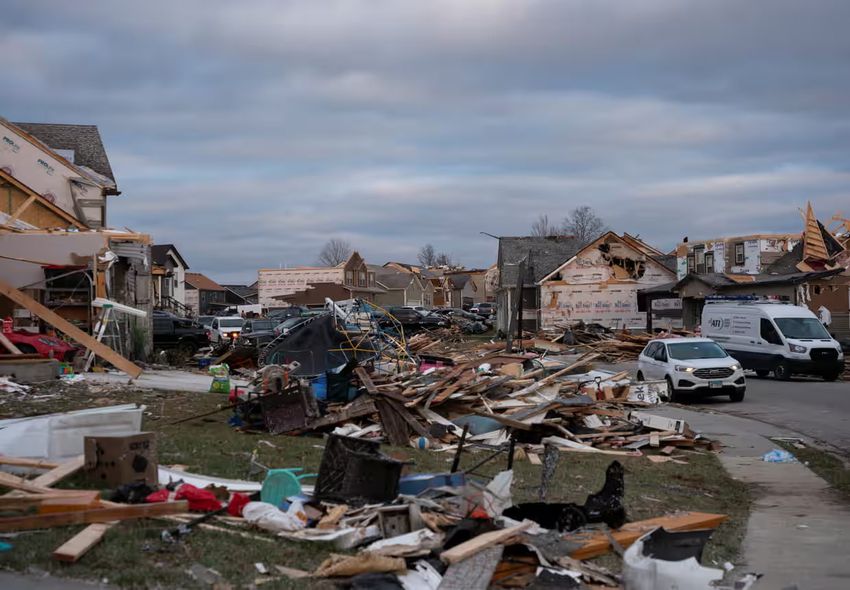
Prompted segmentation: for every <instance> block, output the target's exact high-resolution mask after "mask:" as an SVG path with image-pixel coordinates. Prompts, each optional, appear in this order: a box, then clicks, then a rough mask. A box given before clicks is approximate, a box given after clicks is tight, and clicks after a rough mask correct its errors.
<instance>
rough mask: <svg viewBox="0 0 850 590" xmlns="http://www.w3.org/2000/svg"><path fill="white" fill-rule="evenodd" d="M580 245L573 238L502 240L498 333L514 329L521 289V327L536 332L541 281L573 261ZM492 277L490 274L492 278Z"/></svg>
mask: <svg viewBox="0 0 850 590" xmlns="http://www.w3.org/2000/svg"><path fill="white" fill-rule="evenodd" d="M579 246H580V244H579V243H578V242H577V241H576V240H575V238H573V237H572V236H547V237H537V236H521V237H500V238H499V253H498V257H497V260H496V267H497V269H498V276H497V277H495V278H494V281H493V282H494V283H495V285H496V329H497V330H499V331H500V332H503V333H507V332H508V330H509V329H511V326H510V324H511V321H510V318H511V313H512V311H513V310H515V309H516V307H517V296H518V289H519V288H520V287H521V289H522V309H523V312H522V327H523V329H525V330H529V331H536V330H537V329H538V328H539V327H540V316H539V314H540V284H539V281H540V280H541V279H542V278H544V277H545V276H547V275H548V274H550V273H551V272H552V271H553V270H555V269H556V268H558V266H560V265H561V264H563V263H564V261H565V260H569V259H571V258H572V257H573V256H575V254H576V252H578V250H579ZM492 276H493V274H492V273H491V277H492Z"/></svg>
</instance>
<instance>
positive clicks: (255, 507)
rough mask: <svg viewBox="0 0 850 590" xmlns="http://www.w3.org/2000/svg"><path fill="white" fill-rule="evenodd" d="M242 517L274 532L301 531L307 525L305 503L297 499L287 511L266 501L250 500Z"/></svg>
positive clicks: (243, 510)
mask: <svg viewBox="0 0 850 590" xmlns="http://www.w3.org/2000/svg"><path fill="white" fill-rule="evenodd" d="M242 518H244V519H245V520H246V521H248V522H250V523H251V524H253V525H256V526H258V527H260V528H261V529H265V530H267V531H270V532H272V533H280V532H282V531H299V530H301V529H303V528H304V527H306V526H307V514H306V513H305V512H304V505H303V504H302V503H301V502H299V501H297V500H296V501H294V502H292V504H290V505H289V510H287V511H286V512H284V511H282V510H280V509H279V508H277V506H272V505H271V504H267V503H266V502H249V503H248V504H246V505H245V507H244V508H243V509H242Z"/></svg>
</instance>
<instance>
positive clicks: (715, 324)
mask: <svg viewBox="0 0 850 590" xmlns="http://www.w3.org/2000/svg"><path fill="white" fill-rule="evenodd" d="M709 323H710V324H711V327H712V328H717V329H718V330H719V329H720V328H728V327H729V326H731V325H732V320H730V319H729V318H723V319H721V318H714V319H713V320H711V322H709Z"/></svg>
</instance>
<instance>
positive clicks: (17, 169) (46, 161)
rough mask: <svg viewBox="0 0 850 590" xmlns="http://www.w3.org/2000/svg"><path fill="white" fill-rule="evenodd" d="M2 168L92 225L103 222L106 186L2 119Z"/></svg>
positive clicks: (0, 141) (0, 159) (98, 224)
mask: <svg viewBox="0 0 850 590" xmlns="http://www.w3.org/2000/svg"><path fill="white" fill-rule="evenodd" d="M0 168H2V169H3V170H5V171H6V172H7V173H8V174H10V175H11V176H13V177H15V178H16V179H17V180H19V181H20V182H22V183H23V184H25V185H27V186H28V187H29V188H31V189H32V190H34V191H35V192H37V193H38V194H40V195H42V196H43V197H44V198H45V199H47V200H48V201H50V202H51V203H53V204H54V205H56V206H57V207H60V208H62V209H64V210H65V211H67V212H68V213H70V214H71V215H73V216H74V217H76V218H78V219H80V220H81V221H83V222H84V223H86V224H87V225H88V226H89V227H102V226H103V225H104V223H105V219H104V218H103V212H104V211H105V207H106V197H105V196H104V195H103V188H104V187H102V186H98V185H97V183H95V182H93V181H92V180H91V179H87V178H84V177H82V176H81V171H80V170H78V169H77V168H75V167H74V166H73V165H71V164H70V163H69V162H67V161H66V160H64V159H63V158H61V157H60V156H59V155H57V154H53V152H52V151H47V150H45V149H42V148H41V147H39V146H38V145H36V144H35V143H33V142H31V141H30V140H29V139H28V138H27V136H26V135H24V134H23V133H22V132H19V131H16V130H15V128H13V127H11V126H9V125H7V124H5V123H4V122H3V121H2V120H0Z"/></svg>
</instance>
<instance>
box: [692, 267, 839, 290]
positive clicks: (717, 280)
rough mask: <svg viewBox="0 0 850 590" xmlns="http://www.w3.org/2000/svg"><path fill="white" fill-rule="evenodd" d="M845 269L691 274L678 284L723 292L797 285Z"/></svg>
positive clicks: (829, 275)
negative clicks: (694, 284)
mask: <svg viewBox="0 0 850 590" xmlns="http://www.w3.org/2000/svg"><path fill="white" fill-rule="evenodd" d="M842 270H843V269H840V268H836V269H833V270H825V271H818V272H800V271H796V272H791V273H783V274H772V275H770V274H759V275H732V274H725V273H706V274H699V275H698V274H695V273H690V274H688V275H687V276H686V277H685V278H683V279H682V280H681V281H679V282H678V283H677V284H676V289H677V290H678V289H679V288H681V287H682V286H683V285H685V284H686V283H689V282H692V281H699V282H701V283H704V284H706V285H708V286H709V287H711V288H713V289H715V290H718V291H722V290H723V289H728V288H732V287H741V286H742V285H754V286H755V285H776V284H783V283H785V284H792V285H796V284H799V283H804V282H806V281H809V280H813V279H822V278H828V277H831V276H834V275H837V274H840V273H841V272H842Z"/></svg>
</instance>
